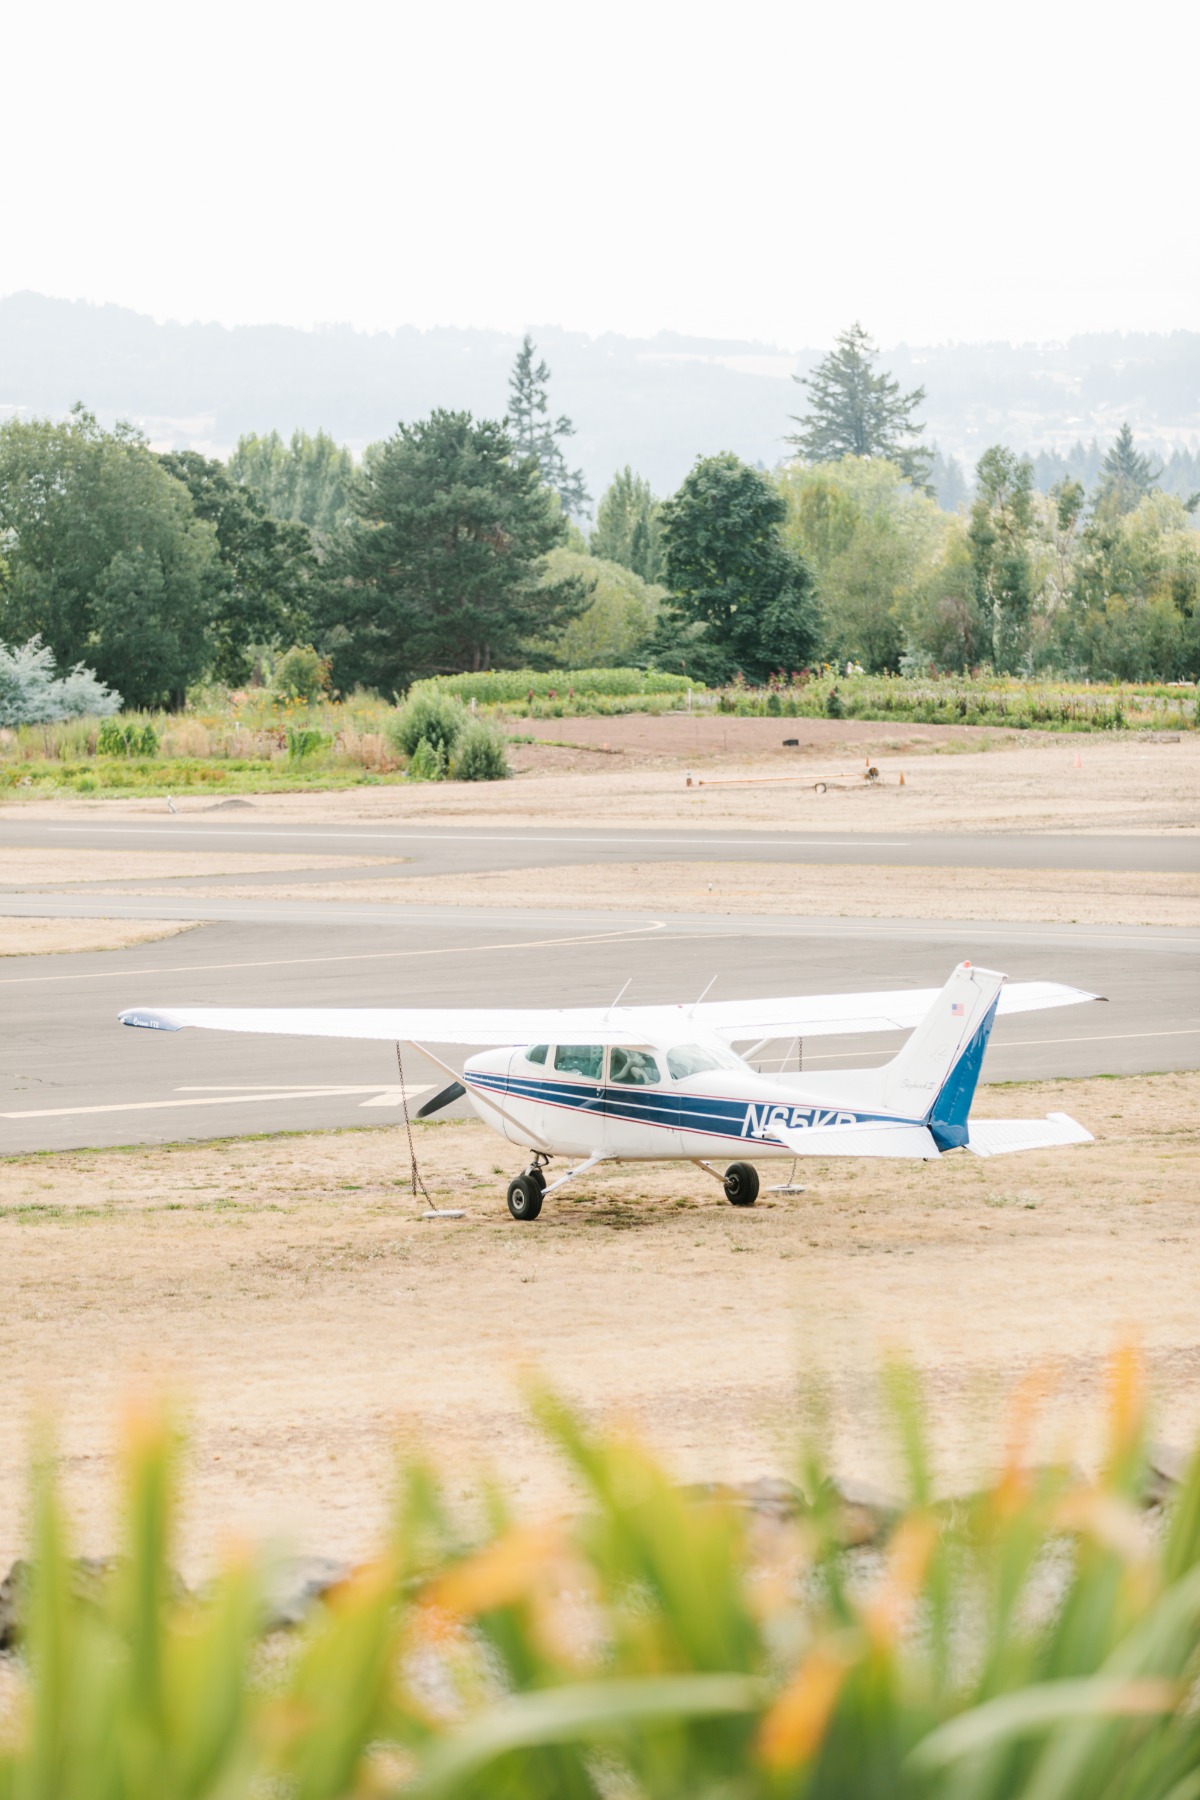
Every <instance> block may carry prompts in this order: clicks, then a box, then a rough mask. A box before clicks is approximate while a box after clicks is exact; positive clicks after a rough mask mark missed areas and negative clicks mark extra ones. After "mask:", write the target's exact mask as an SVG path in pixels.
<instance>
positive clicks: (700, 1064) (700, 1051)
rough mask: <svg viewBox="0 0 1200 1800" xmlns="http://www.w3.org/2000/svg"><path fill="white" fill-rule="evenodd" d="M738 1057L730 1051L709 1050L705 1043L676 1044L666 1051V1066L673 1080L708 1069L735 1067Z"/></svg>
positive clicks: (680, 1079)
mask: <svg viewBox="0 0 1200 1800" xmlns="http://www.w3.org/2000/svg"><path fill="white" fill-rule="evenodd" d="M739 1061H740V1058H738V1057H736V1056H734V1055H733V1053H732V1052H731V1051H728V1050H726V1051H723V1052H722V1051H720V1050H711V1049H709V1047H708V1046H707V1045H706V1044H677V1045H676V1046H675V1048H674V1050H668V1051H667V1067H668V1069H669V1070H670V1071H671V1079H672V1080H673V1081H686V1080H687V1078H688V1076H689V1075H704V1074H706V1073H707V1071H708V1070H709V1069H736V1068H737V1067H738V1064H739Z"/></svg>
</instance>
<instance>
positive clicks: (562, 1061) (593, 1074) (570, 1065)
mask: <svg viewBox="0 0 1200 1800" xmlns="http://www.w3.org/2000/svg"><path fill="white" fill-rule="evenodd" d="M554 1066H555V1068H556V1069H558V1070H560V1071H561V1072H562V1073H563V1074H564V1075H583V1076H584V1077H585V1078H586V1079H587V1080H588V1081H599V1079H600V1072H601V1070H602V1069H603V1067H604V1050H603V1047H602V1046H601V1045H600V1044H559V1046H558V1048H557V1049H556V1050H555V1052H554Z"/></svg>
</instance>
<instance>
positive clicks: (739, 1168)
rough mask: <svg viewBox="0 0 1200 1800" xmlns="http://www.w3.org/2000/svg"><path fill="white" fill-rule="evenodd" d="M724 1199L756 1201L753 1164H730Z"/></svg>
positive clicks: (750, 1203)
mask: <svg viewBox="0 0 1200 1800" xmlns="http://www.w3.org/2000/svg"><path fill="white" fill-rule="evenodd" d="M510 1192H511V1190H510ZM725 1198H726V1199H727V1200H728V1202H729V1204H730V1206H753V1205H754V1202H755V1201H756V1200H757V1199H758V1170H757V1169H756V1168H755V1167H754V1164H753V1163H730V1165H729V1167H728V1168H727V1169H726V1171H725ZM511 1204H512V1202H511V1200H510V1201H509V1205H510V1206H511Z"/></svg>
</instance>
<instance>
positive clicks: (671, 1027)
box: [121, 1006, 704, 1045]
mask: <svg viewBox="0 0 1200 1800" xmlns="http://www.w3.org/2000/svg"><path fill="white" fill-rule="evenodd" d="M121 1023H122V1025H141V1026H144V1027H146V1028H148V1029H149V1030H151V1031H182V1030H183V1029H184V1028H185V1027H186V1026H189V1025H194V1026H198V1027H199V1028H200V1029H201V1030H204V1031H256V1032H266V1033H267V1034H269V1035H271V1036H274V1037H329V1038H377V1039H381V1040H382V1041H383V1042H385V1043H392V1044H394V1043H401V1044H496V1045H503V1044H646V1043H655V1044H659V1043H666V1044H678V1043H680V1042H682V1041H683V1040H684V1039H685V1038H686V1037H687V1035H688V1029H689V1027H688V1023H687V1018H686V1013H685V1012H684V1010H683V1009H682V1008H676V1007H649V1006H634V1007H622V1008H621V1009H620V1010H619V1011H617V1010H614V1009H613V1008H612V1007H607V1006H596V1007H586V1006H573V1007H559V1008H555V1007H549V1006H544V1007H516V1006H493V1007H449V1006H426V1007H422V1006H360V1007H352V1006H344V1007H343V1006H153V1007H146V1006H135V1007H131V1008H130V1009H129V1010H128V1011H126V1012H123V1013H122V1014H121ZM699 1035H704V1034H703V1033H700V1034H699Z"/></svg>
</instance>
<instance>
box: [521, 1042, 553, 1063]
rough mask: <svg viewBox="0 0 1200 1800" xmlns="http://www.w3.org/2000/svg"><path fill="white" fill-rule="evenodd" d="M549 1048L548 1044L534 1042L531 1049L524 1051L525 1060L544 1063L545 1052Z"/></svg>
mask: <svg viewBox="0 0 1200 1800" xmlns="http://www.w3.org/2000/svg"><path fill="white" fill-rule="evenodd" d="M549 1048H550V1046H549V1044H535V1045H534V1046H533V1048H532V1049H531V1050H527V1051H526V1052H525V1061H526V1062H535V1063H544V1062H545V1060H546V1052H547V1050H548V1049H549Z"/></svg>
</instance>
